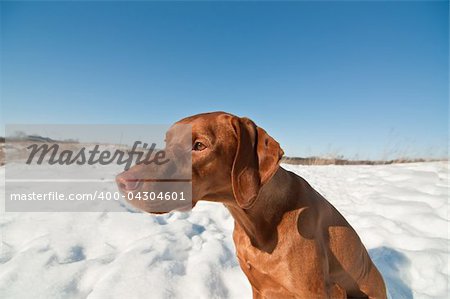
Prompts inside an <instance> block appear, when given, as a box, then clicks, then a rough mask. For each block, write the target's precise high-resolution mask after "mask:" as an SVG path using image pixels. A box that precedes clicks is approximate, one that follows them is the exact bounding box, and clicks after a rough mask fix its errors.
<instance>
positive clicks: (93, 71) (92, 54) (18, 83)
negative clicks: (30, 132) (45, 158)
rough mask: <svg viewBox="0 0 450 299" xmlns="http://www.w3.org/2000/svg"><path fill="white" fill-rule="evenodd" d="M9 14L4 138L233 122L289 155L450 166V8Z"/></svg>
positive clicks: (160, 7) (146, 8)
mask: <svg viewBox="0 0 450 299" xmlns="http://www.w3.org/2000/svg"><path fill="white" fill-rule="evenodd" d="M0 5H1V6H0V9H1V69H0V70H1V115H0V124H1V126H2V129H1V131H0V134H1V135H2V133H3V131H4V129H3V128H4V126H5V124H170V123H173V122H175V121H177V120H178V119H180V118H183V117H185V116H189V115H192V114H197V113H202V112H208V111H217V110H222V111H226V112H230V113H233V114H236V115H238V116H247V117H250V118H251V119H253V120H254V121H255V122H256V123H257V124H258V125H259V126H261V127H263V128H264V129H265V130H266V131H267V132H268V133H269V134H270V135H272V136H273V137H274V138H275V139H276V140H278V141H279V142H280V144H281V146H282V148H283V149H284V151H285V153H286V154H287V155H289V156H316V155H320V156H343V157H346V158H352V159H355V158H359V159H367V158H369V159H389V158H397V157H402V156H407V157H425V158H430V157H435V158H436V157H445V156H447V155H448V153H447V145H448V113H449V107H448V95H449V91H448V82H449V77H448V71H449V58H448V56H449V52H448V51H449V38H448V35H449V32H448V21H449V19H448V2H445V1H442V2H439V1H438V2H354V1H348V2H258V3H257V2H143V1H140V2H84V1H83V2H3V1H2V2H1V3H0Z"/></svg>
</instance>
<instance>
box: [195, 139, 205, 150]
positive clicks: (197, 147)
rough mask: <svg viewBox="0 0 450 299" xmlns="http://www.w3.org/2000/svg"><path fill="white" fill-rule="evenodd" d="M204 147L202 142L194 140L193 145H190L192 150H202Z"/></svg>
mask: <svg viewBox="0 0 450 299" xmlns="http://www.w3.org/2000/svg"><path fill="white" fill-rule="evenodd" d="M205 148H206V146H205V145H204V144H203V143H201V142H198V141H196V142H195V143H194V146H193V147H192V149H193V150H194V151H202V150H204V149H205Z"/></svg>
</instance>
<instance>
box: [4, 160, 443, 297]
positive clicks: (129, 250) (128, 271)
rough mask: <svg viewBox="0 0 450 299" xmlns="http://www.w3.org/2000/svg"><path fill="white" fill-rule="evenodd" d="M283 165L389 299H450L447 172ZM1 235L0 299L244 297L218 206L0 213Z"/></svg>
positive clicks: (435, 167) (228, 221)
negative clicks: (345, 227) (367, 259)
mask: <svg viewBox="0 0 450 299" xmlns="http://www.w3.org/2000/svg"><path fill="white" fill-rule="evenodd" d="M283 167H285V168H286V169H288V170H291V171H294V172H296V173H298V174H299V175H301V176H302V177H304V178H305V179H306V180H308V181H309V183H310V184H311V185H312V186H313V187H315V188H316V189H317V190H318V191H319V192H321V193H322V194H323V195H324V196H325V197H326V198H327V199H328V200H329V201H330V202H331V203H332V204H334V205H335V206H336V207H337V208H338V209H339V210H340V211H341V213H342V214H343V215H344V216H345V217H346V218H347V220H348V221H349V222H350V223H351V224H352V225H353V227H354V228H355V229H356V231H357V232H358V233H359V235H360V237H361V238H362V240H363V242H364V244H365V245H366V247H367V248H368V249H369V253H370V255H371V256H372V258H373V260H374V262H375V263H376V265H377V266H378V268H379V269H380V271H381V273H382V274H383V277H384V279H385V281H386V283H387V286H388V290H389V293H390V297H391V298H407V299H409V298H448V293H449V284H448V278H449V264H448V258H449V254H448V249H449V244H450V243H449V231H448V224H449V203H448V187H449V186H448V164H447V163H444V162H433V163H415V164H396V165H382V166H293V165H283ZM4 174H5V168H4V166H3V167H0V177H1V178H2V180H1V183H2V184H1V186H0V196H1V197H3V196H4V179H3V178H4ZM113 191H115V190H113ZM2 199H3V198H2ZM0 229H1V237H2V238H1V242H2V243H1V251H0V298H20V299H22V298H33V299H37V298H91V299H93V298H100V299H105V298H120V299H123V298H127V299H128V298H152V299H153V298H183V299H185V298H195V299H199V298H205V299H211V298H239V299H240V298H251V289H250V285H249V283H248V281H247V279H246V278H245V276H244V274H243V273H242V272H241V270H240V268H239V266H238V264H237V261H236V258H235V250H234V244H233V242H232V238H231V235H232V230H233V220H232V218H231V217H230V215H229V214H228V212H227V210H226V209H225V208H224V207H223V206H221V205H220V204H212V203H200V204H198V205H197V207H196V208H195V209H194V210H193V211H192V212H189V213H171V214H168V215H164V216H150V215H147V214H143V213H133V212H130V211H128V212H123V213H3V214H1V215H0Z"/></svg>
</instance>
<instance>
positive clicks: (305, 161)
mask: <svg viewBox="0 0 450 299" xmlns="http://www.w3.org/2000/svg"><path fill="white" fill-rule="evenodd" d="M442 160H443V159H408V158H400V159H394V160H347V159H338V158H321V157H306V158H301V157H283V158H282V159H281V163H286V164H294V165H386V164H394V163H415V162H432V161H442Z"/></svg>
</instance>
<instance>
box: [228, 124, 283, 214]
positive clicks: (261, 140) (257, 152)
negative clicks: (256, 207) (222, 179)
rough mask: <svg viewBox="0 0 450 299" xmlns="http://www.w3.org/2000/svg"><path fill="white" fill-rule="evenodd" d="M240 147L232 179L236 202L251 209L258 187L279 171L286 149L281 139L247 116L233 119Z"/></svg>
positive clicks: (237, 150)
mask: <svg viewBox="0 0 450 299" xmlns="http://www.w3.org/2000/svg"><path fill="white" fill-rule="evenodd" d="M233 127H234V129H235V131H236V136H237V149H236V155H235V157H234V162H233V168H232V170H231V183H232V187H233V194H234V197H235V198H236V202H237V204H238V205H239V206H240V207H241V208H243V209H248V208H250V207H251V206H252V205H253V204H254V203H255V200H256V198H257V196H258V193H259V189H260V188H261V186H262V185H264V184H265V183H266V182H267V181H268V180H269V179H270V178H271V177H272V176H273V175H274V174H275V172H276V171H277V169H278V166H279V162H280V159H281V157H282V156H283V154H284V152H283V150H282V149H281V148H280V145H279V144H278V142H276V141H275V140H274V139H273V138H272V137H270V136H269V135H268V134H267V133H266V131H264V130H263V129H261V128H258V127H257V126H256V125H255V124H254V123H253V122H252V121H251V120H250V119H248V118H235V119H233Z"/></svg>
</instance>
